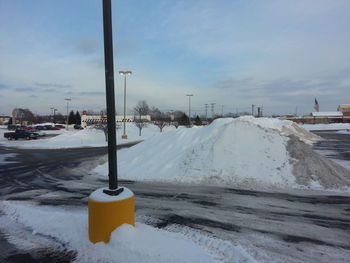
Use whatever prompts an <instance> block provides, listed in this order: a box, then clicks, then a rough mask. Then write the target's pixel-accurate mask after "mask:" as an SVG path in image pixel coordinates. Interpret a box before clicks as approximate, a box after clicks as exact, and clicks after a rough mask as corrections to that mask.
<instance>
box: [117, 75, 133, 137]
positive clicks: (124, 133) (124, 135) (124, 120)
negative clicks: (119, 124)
mask: <svg viewBox="0 0 350 263" xmlns="http://www.w3.org/2000/svg"><path fill="white" fill-rule="evenodd" d="M119 74H120V75H122V76H124V119H123V122H124V132H123V135H122V139H127V138H128V136H127V135H126V131H125V122H126V113H125V112H126V76H129V75H131V74H132V72H131V71H119Z"/></svg>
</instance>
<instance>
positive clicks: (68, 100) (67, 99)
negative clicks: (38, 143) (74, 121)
mask: <svg viewBox="0 0 350 263" xmlns="http://www.w3.org/2000/svg"><path fill="white" fill-rule="evenodd" d="M64 100H66V101H67V124H66V130H67V131H68V103H69V102H70V101H71V100H72V99H69V98H65V99H64Z"/></svg>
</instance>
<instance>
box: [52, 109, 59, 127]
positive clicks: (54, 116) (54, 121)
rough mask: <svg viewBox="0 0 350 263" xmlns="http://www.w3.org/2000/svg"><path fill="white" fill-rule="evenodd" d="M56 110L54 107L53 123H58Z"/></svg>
mask: <svg viewBox="0 0 350 263" xmlns="http://www.w3.org/2000/svg"><path fill="white" fill-rule="evenodd" d="M56 111H58V110H57V109H53V123H54V124H56V120H55V119H56Z"/></svg>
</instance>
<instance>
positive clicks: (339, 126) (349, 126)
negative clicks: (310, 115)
mask: <svg viewBox="0 0 350 263" xmlns="http://www.w3.org/2000/svg"><path fill="white" fill-rule="evenodd" d="M299 125H300V127H302V128H304V129H305V130H308V131H322V130H324V131H331V130H350V123H330V124H299Z"/></svg>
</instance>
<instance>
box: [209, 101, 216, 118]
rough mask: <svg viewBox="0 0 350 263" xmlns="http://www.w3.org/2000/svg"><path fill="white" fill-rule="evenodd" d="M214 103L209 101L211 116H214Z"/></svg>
mask: <svg viewBox="0 0 350 263" xmlns="http://www.w3.org/2000/svg"><path fill="white" fill-rule="evenodd" d="M215 104H216V103H210V106H211V117H212V118H214V106H215Z"/></svg>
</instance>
